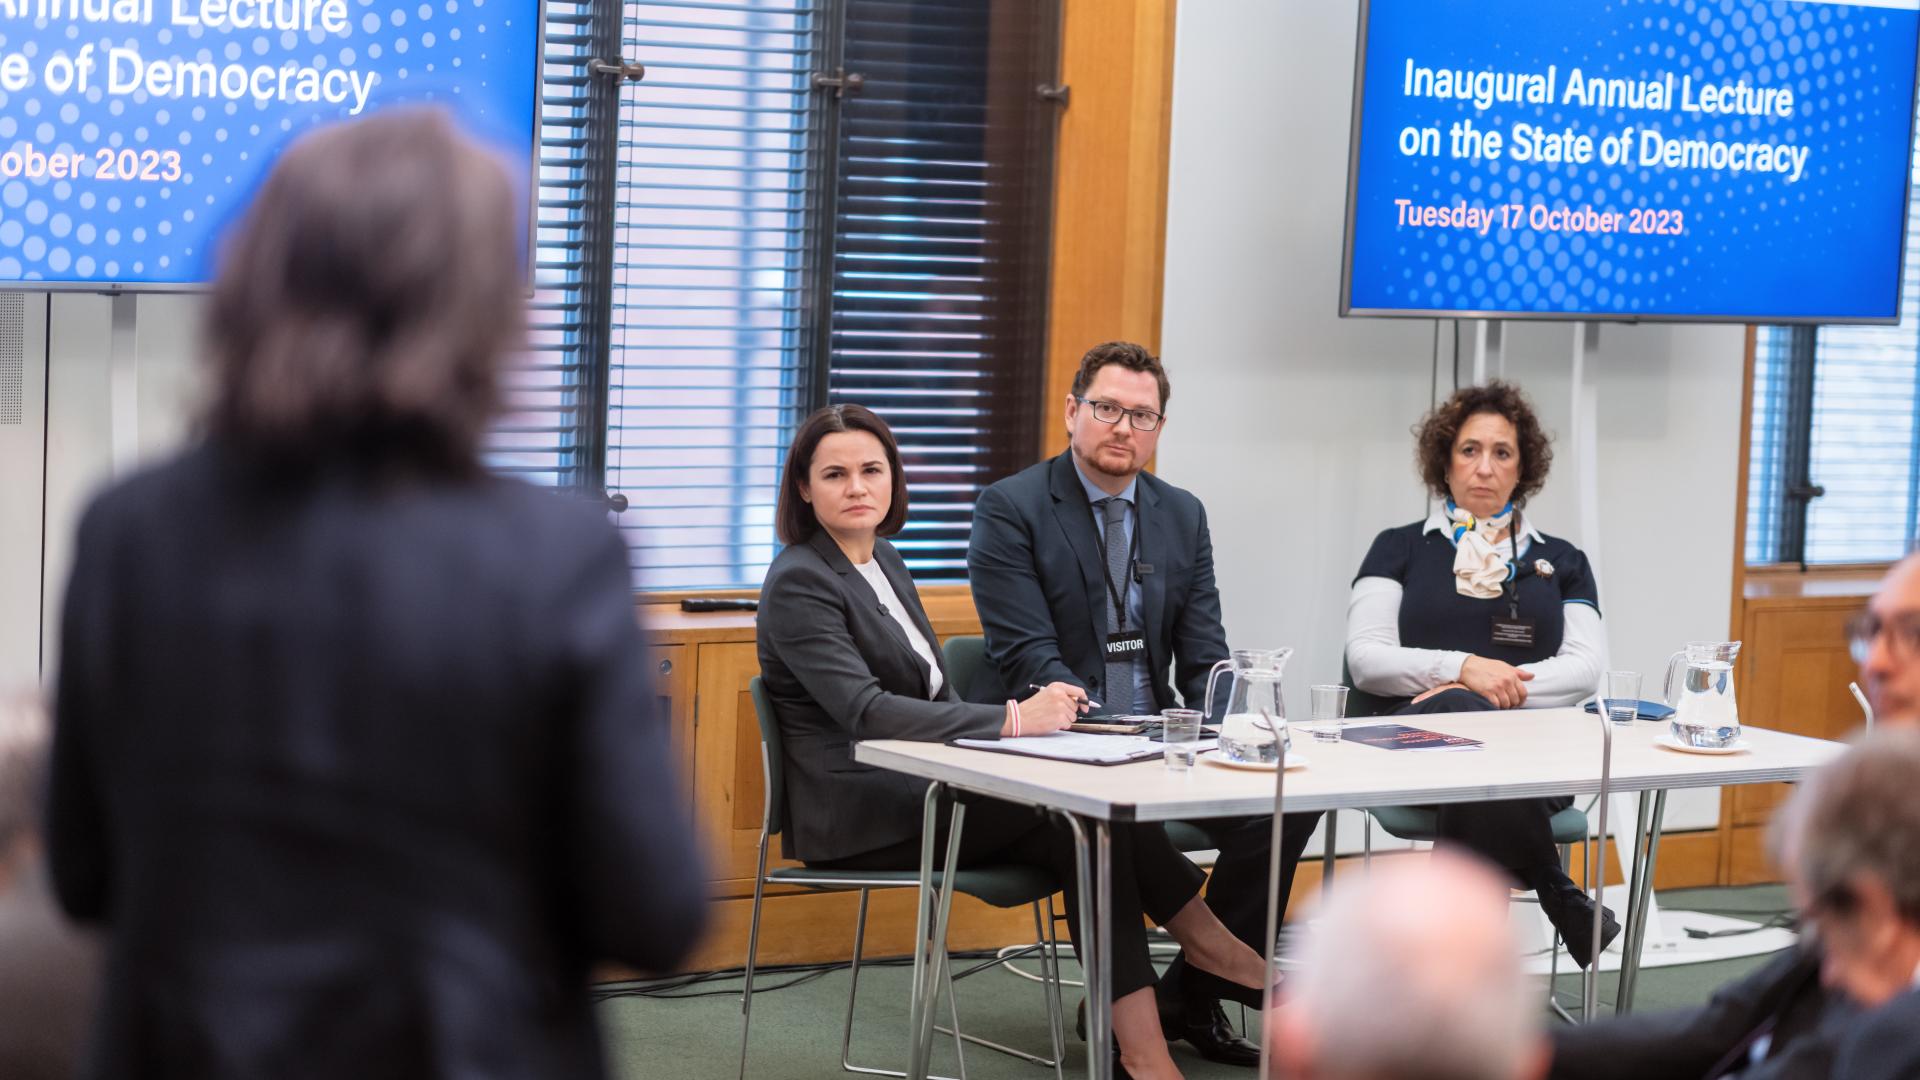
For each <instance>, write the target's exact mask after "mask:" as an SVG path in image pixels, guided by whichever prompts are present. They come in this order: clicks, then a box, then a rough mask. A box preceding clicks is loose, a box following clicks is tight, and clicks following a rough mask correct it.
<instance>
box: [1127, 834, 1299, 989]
mask: <svg viewBox="0 0 1920 1080" xmlns="http://www.w3.org/2000/svg"><path fill="white" fill-rule="evenodd" d="M1320 816H1321V815H1320V811H1318V810H1316V811H1313V812H1312V813H1303V814H1283V815H1281V821H1280V916H1281V918H1285V917H1286V913H1287V895H1288V894H1289V893H1290V892H1292V891H1293V874H1294V871H1295V870H1297V869H1299V867H1300V856H1301V854H1302V853H1303V852H1305V851H1306V850H1307V841H1308V840H1309V839H1311V838H1312V836H1313V829H1314V826H1315V825H1317V824H1319V822H1320ZM1194 824H1195V825H1198V826H1199V827H1200V828H1201V830H1202V831H1204V832H1205V833H1206V834H1207V837H1208V838H1209V839H1210V840H1212V841H1213V844H1214V847H1216V848H1218V849H1219V852H1220V854H1219V856H1218V857H1217V858H1216V859H1215V860H1214V863H1213V874H1212V876H1211V877H1209V878H1208V879H1207V906H1208V907H1209V908H1212V909H1213V913H1214V915H1216V916H1218V917H1219V919H1220V921H1221V922H1222V923H1225V924H1226V927H1227V929H1228V930H1230V931H1232V932H1233V936H1234V937H1237V938H1239V939H1240V940H1241V941H1244V942H1246V943H1247V945H1248V946H1249V947H1251V948H1252V949H1253V951H1254V952H1257V953H1259V954H1260V955H1261V956H1265V955H1267V944H1268V943H1267V942H1266V941H1265V940H1264V939H1265V938H1266V936H1267V878H1268V876H1269V873H1270V868H1271V867H1272V865H1273V860H1272V856H1273V819H1272V818H1270V817H1247V818H1216V819H1213V820H1210V821H1196V822H1194ZM1186 971H1187V957H1186V954H1185V953H1181V954H1180V955H1179V956H1177V957H1175V958H1174V961H1173V964H1172V966H1170V967H1168V968H1167V974H1166V976H1165V977H1164V978H1162V979H1161V981H1160V987H1159V992H1160V996H1161V997H1163V998H1166V999H1167V1000H1169V1001H1172V1000H1175V999H1176V998H1179V997H1201V998H1204V999H1205V1000H1206V1001H1208V1002H1211V1000H1212V998H1211V996H1209V995H1204V994H1190V993H1189V991H1188V989H1187V985H1186V983H1187V978H1186Z"/></svg>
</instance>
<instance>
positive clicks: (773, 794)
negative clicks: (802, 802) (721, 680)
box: [747, 675, 787, 836]
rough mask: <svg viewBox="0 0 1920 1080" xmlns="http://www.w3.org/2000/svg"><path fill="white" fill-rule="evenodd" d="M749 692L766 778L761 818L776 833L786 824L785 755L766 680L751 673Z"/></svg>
mask: <svg viewBox="0 0 1920 1080" xmlns="http://www.w3.org/2000/svg"><path fill="white" fill-rule="evenodd" d="M747 689H748V690H749V691H751V692H752V694H753V715H754V718H755V719H757V720H759V721H760V772H761V778H762V779H763V780H765V781H766V787H767V801H766V806H765V807H764V808H763V809H762V811H761V821H762V823H764V824H765V825H766V829H767V835H768V836H777V835H779V834H780V833H782V832H785V831H786V828H787V780H786V768H787V759H786V756H785V754H784V752H783V750H782V749H781V745H780V724H779V722H778V721H776V720H775V719H774V717H773V702H771V701H769V700H767V684H766V683H765V682H764V681H762V680H761V678H760V676H758V675H755V676H754V677H753V681H752V682H749V683H748V684H747Z"/></svg>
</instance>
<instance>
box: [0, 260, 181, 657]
mask: <svg viewBox="0 0 1920 1080" xmlns="http://www.w3.org/2000/svg"><path fill="white" fill-rule="evenodd" d="M126 302H129V303H131V304H132V306H133V314H134V320H133V327H134V335H133V342H132V347H133V352H134V355H135V358H136V364H135V365H134V367H133V379H132V381H131V383H123V384H122V386H123V387H124V388H125V389H126V391H127V392H130V393H131V394H132V400H133V404H134V408H133V409H132V411H131V416H130V419H129V422H128V423H127V426H126V428H125V429H124V431H122V432H121V433H120V437H122V438H125V439H126V440H128V442H127V446H128V448H129V451H130V452H129V455H128V458H127V460H126V462H124V463H123V467H124V468H132V467H136V466H137V465H138V464H139V463H141V462H145V461H148V460H151V459H152V458H153V457H155V456H156V455H159V454H163V453H165V452H167V451H168V450H171V449H173V448H174V447H176V446H178V445H179V443H180V442H181V440H182V439H184V438H185V436H186V432H187V428H188V425H189V422H190V419H191V417H192V415H193V413H194V409H195V404H194V402H195V394H196V388H197V386H198V376H197V370H198V369H197V365H196V363H195V356H196V349H195V344H194V336H195V333H196V332H197V320H198V316H199V309H200V300H199V299H198V298H197V297H194V296H186V295H160V294H151V295H141V296H137V297H132V298H130V299H129V300H128V301H126ZM113 303H114V301H113V300H111V299H110V298H108V297H105V296H99V295H92V294H83V293H58V294H55V295H53V296H51V297H48V296H46V295H45V294H34V293H30V294H28V302H27V307H28V311H29V315H30V317H29V320H28V338H29V346H30V350H39V351H38V352H34V353H33V354H32V356H30V359H31V360H32V361H33V362H30V363H29V364H28V365H27V367H28V372H27V374H28V387H27V389H28V394H27V401H28V406H29V413H30V414H31V415H30V420H31V427H32V431H31V432H27V433H20V437H21V439H22V450H23V451H24V450H29V449H30V450H31V455H30V456H28V455H27V454H25V453H24V452H23V453H22V454H21V456H19V457H17V458H16V457H14V456H13V454H12V450H13V448H14V442H13V441H12V440H13V439H14V438H15V434H16V433H19V432H20V429H13V428H8V429H6V430H5V432H4V433H0V452H5V453H6V454H7V458H6V460H5V463H4V466H3V467H0V568H4V576H0V691H4V690H8V689H12V688H16V687H20V686H23V685H31V684H32V683H33V682H34V681H35V679H36V678H39V679H45V678H50V677H51V676H52V674H53V670H54V664H55V661H56V659H57V656H58V640H57V638H58V627H59V611H60V604H61V598H62V596H63V595H64V593H65V590H66V581H67V571H68V566H69V563H70V561H71V558H72V550H73V531H74V528H75V526H76V525H77V524H78V523H79V518H80V513H81V511H82V510H83V509H85V506H86V503H87V500H88V499H89V498H91V497H92V495H93V494H94V493H95V492H96V491H97V489H98V488H99V487H100V486H101V485H103V484H105V483H106V482H107V481H109V480H110V479H111V478H112V477H113V475H115V468H114V463H113V447H114V439H115V437H116V432H115V428H114V418H113V408H112V395H113V385H114V384H113V380H112V378H111V370H110V369H111V364H110V358H111V356H112V348H111V346H112V327H113ZM43 381H44V386H43V385H42V382H43ZM42 425H44V428H43V427H42ZM43 432H44V445H45V447H46V457H45V461H44V465H43V463H42V461H41V458H40V448H39V439H40V437H41V435H42V433H43ZM25 442H32V443H33V445H32V446H30V447H28V446H25V445H24V444H25ZM43 528H44V538H45V539H44V546H43V544H42V536H43V533H42V529H43Z"/></svg>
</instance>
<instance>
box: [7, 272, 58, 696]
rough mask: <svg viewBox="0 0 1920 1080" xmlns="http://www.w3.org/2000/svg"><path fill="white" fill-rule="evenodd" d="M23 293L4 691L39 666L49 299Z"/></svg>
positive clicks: (11, 437) (11, 435) (10, 432)
mask: <svg viewBox="0 0 1920 1080" xmlns="http://www.w3.org/2000/svg"><path fill="white" fill-rule="evenodd" d="M10 300H11V301H22V303H21V310H22V314H23V315H24V316H25V317H24V319H23V320H22V322H23V326H22V329H23V331H24V332H23V334H22V346H23V347H22V349H21V353H22V356H21V360H22V363H21V374H22V375H23V376H24V377H23V379H22V380H21V381H22V386H21V407H20V418H19V423H5V424H0V694H4V693H6V692H8V691H9V690H11V689H13V688H16V687H24V686H31V685H33V682H34V680H35V679H36V678H37V677H38V673H39V668H40V619H39V613H40V554H41V552H40V512H39V511H40V490H41V482H42V475H43V474H42V470H41V467H40V466H41V460H42V457H41V451H42V449H43V448H44V447H45V445H46V424H45V421H46V407H45V406H46V375H47V301H46V298H45V297H44V296H31V295H29V296H18V295H16V296H14V297H12V298H10Z"/></svg>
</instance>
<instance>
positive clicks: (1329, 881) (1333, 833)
mask: <svg viewBox="0 0 1920 1080" xmlns="http://www.w3.org/2000/svg"><path fill="white" fill-rule="evenodd" d="M1321 821H1322V822H1323V823H1324V824H1325V826H1326V830H1325V831H1326V845H1325V846H1324V847H1323V848H1322V849H1321V851H1320V895H1321V896H1326V895H1328V894H1330V893H1332V892H1333V862H1334V857H1335V856H1334V851H1333V849H1334V847H1335V845H1336V841H1337V838H1338V837H1339V835H1340V829H1339V825H1340V811H1338V810H1329V811H1327V816H1326V817H1324V818H1322V819H1321ZM1268 974H1272V972H1271V971H1269V972H1268Z"/></svg>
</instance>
